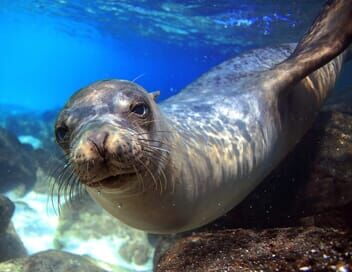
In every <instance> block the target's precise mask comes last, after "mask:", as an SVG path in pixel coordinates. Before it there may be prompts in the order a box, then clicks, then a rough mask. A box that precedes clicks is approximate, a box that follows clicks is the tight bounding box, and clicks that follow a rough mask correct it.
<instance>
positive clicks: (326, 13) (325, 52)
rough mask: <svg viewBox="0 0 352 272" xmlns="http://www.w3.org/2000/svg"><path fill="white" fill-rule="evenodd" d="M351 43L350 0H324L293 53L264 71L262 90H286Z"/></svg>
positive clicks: (351, 2)
mask: <svg viewBox="0 0 352 272" xmlns="http://www.w3.org/2000/svg"><path fill="white" fill-rule="evenodd" d="M351 42H352V0H333V1H328V3H327V4H326V5H325V7H324V8H323V10H322V12H321V13H320V15H319V16H318V17H317V18H316V19H315V21H314V23H313V25H312V26H311V28H310V29H309V30H308V32H307V33H306V34H305V36H304V37H303V39H302V40H301V41H300V42H299V44H298V45H297V47H296V49H295V51H294V52H293V54H292V55H291V56H290V57H289V58H288V59H287V60H285V61H284V62H282V63H280V64H278V65H277V66H275V67H274V68H273V69H272V70H270V71H268V74H266V76H265V81H264V87H265V89H266V90H273V91H275V92H281V91H283V90H287V89H288V88H289V87H291V86H293V85H295V84H297V83H298V82H299V81H300V80H302V79H303V78H304V77H306V76H307V75H309V74H310V73H312V72H314V71H315V70H317V69H318V68H320V67H322V66H324V65H325V64H327V63H328V62H329V61H331V60H332V59H334V58H335V57H336V56H338V55H339V54H341V53H342V52H343V51H344V50H345V49H346V48H348V46H349V45H350V44H351Z"/></svg>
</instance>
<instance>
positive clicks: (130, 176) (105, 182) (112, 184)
mask: <svg viewBox="0 0 352 272" xmlns="http://www.w3.org/2000/svg"><path fill="white" fill-rule="evenodd" d="M136 176H137V174H136V173H125V174H119V175H116V176H110V177H107V178H104V179H101V180H98V181H91V182H87V183H86V185H87V186H88V187H91V188H97V187H103V188H109V189H115V188H119V187H121V186H122V185H124V184H125V183H127V182H129V181H131V180H134V179H135V178H136Z"/></svg>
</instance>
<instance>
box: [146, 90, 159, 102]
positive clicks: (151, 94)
mask: <svg viewBox="0 0 352 272" xmlns="http://www.w3.org/2000/svg"><path fill="white" fill-rule="evenodd" d="M149 95H150V97H151V98H152V99H153V100H154V101H156V99H157V98H158V97H159V95H160V91H155V92H152V93H150V94H149Z"/></svg>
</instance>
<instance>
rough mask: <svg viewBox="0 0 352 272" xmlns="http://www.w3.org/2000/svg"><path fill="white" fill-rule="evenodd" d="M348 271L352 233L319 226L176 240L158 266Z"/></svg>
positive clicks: (159, 269)
mask: <svg viewBox="0 0 352 272" xmlns="http://www.w3.org/2000/svg"><path fill="white" fill-rule="evenodd" d="M339 269H340V270H339ZM342 269H344V270H342ZM350 269H352V235H351V233H350V232H343V231H338V230H335V229H328V228H326V229H322V228H316V227H309V228H303V227H301V228H283V229H268V230H261V231H255V230H244V229H236V230H224V231H217V232H207V233H198V234H194V235H192V236H189V237H186V238H183V239H181V240H178V241H177V242H176V243H175V244H174V245H173V246H172V247H171V248H169V249H168V250H167V252H166V253H165V254H164V255H163V256H162V257H161V258H160V260H159V262H158V265H157V266H156V267H155V271H157V272H166V271H167V272H173V271H175V272H179V271H184V272H187V271H192V272H197V271H200V272H205V271H349V270H350Z"/></svg>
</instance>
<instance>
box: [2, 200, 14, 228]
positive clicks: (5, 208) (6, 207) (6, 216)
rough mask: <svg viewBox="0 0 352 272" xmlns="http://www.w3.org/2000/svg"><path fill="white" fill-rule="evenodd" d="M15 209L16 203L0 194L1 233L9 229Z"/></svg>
mask: <svg viewBox="0 0 352 272" xmlns="http://www.w3.org/2000/svg"><path fill="white" fill-rule="evenodd" d="M14 211H15V205H14V204H13V203H12V201H11V200H10V199H8V198H7V197H5V196H1V195H0V233H3V232H4V231H6V230H7V228H8V226H9V223H10V221H11V217H12V215H13V213H14Z"/></svg>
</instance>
